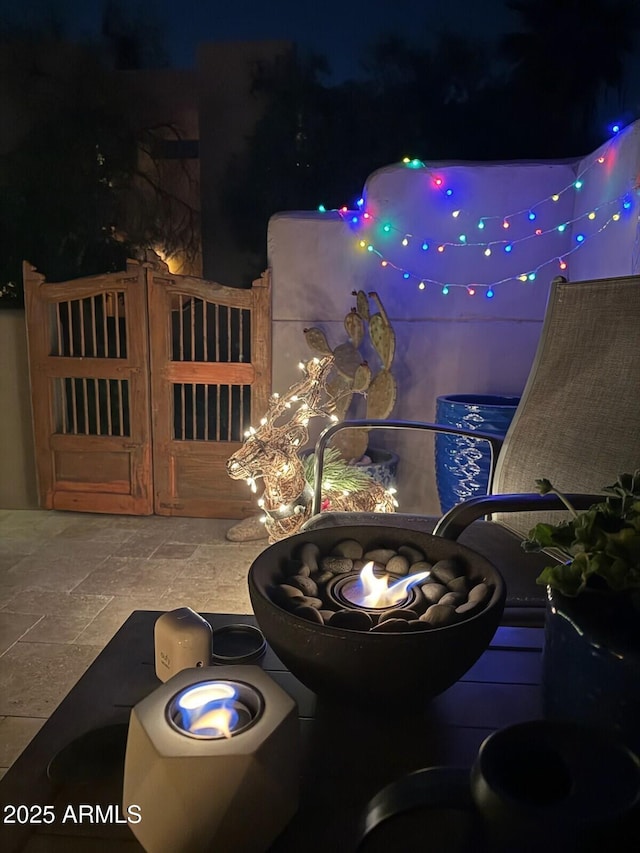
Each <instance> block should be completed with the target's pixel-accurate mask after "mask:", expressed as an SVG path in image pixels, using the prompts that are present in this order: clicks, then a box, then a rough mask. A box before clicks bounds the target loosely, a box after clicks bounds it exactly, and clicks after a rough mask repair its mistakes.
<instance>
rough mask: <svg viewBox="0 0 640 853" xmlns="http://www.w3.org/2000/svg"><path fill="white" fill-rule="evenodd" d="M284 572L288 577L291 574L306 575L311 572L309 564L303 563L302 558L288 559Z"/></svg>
mask: <svg viewBox="0 0 640 853" xmlns="http://www.w3.org/2000/svg"><path fill="white" fill-rule="evenodd" d="M284 574H285V575H286V576H287V577H288V578H290V577H292V576H293V575H303V574H306V576H307V577H309V575H310V574H311V571H310V569H309V566H307V565H305V564H304V563H303V562H302V560H289V562H288V563H287V564H286V566H285V567H284Z"/></svg>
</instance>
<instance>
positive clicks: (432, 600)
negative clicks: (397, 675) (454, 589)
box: [420, 581, 447, 604]
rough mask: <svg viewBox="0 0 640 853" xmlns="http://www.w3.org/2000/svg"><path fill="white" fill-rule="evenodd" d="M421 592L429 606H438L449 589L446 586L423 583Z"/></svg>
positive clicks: (433, 582) (432, 582)
mask: <svg viewBox="0 0 640 853" xmlns="http://www.w3.org/2000/svg"><path fill="white" fill-rule="evenodd" d="M420 592H421V593H422V594H423V595H424V597H425V599H426V600H427V601H428V603H429V604H437V603H438V601H440V599H441V598H442V596H443V595H445V594H446V592H447V588H446V586H444V584H441V583H436V581H430V582H428V583H423V584H421V586H420Z"/></svg>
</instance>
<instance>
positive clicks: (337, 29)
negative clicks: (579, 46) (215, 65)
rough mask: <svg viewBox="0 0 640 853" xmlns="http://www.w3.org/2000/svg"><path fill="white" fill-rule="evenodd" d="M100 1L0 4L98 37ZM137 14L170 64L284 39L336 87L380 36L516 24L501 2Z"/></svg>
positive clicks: (11, 15) (149, 7) (278, 4)
mask: <svg viewBox="0 0 640 853" xmlns="http://www.w3.org/2000/svg"><path fill="white" fill-rule="evenodd" d="M102 5H103V4H102V2H101V0H24V2H23V3H17V2H15V0H0V20H1V21H2V22H3V23H7V22H12V21H19V22H21V23H27V22H32V21H37V20H39V19H41V18H42V15H43V13H45V10H47V9H54V10H56V12H58V13H59V16H60V18H61V20H62V21H63V22H64V24H65V30H66V32H68V33H70V34H71V35H73V36H79V35H91V34H95V33H96V32H97V28H98V26H99V20H100V10H101V8H102ZM121 6H122V7H123V8H127V9H132V10H136V9H140V10H142V12H143V14H144V17H146V18H148V19H149V20H150V21H152V22H157V23H158V24H159V25H160V28H161V30H162V31H164V33H165V34H166V38H165V44H166V47H167V49H168V50H169V55H170V61H171V64H172V65H174V66H177V67H183V68H188V67H191V66H192V65H193V63H194V58H195V49H196V45H197V44H198V42H201V41H228V40H245V39H246V40H254V39H289V40H291V41H295V42H297V43H298V44H299V45H300V46H301V47H302V48H304V49H311V50H313V51H315V52H318V53H321V54H323V55H325V56H326V57H327V58H328V60H329V63H330V65H331V68H332V71H333V78H332V79H333V81H335V82H339V81H340V80H343V79H345V78H348V77H354V76H356V75H357V74H358V58H359V57H361V55H362V53H363V50H364V48H365V46H366V45H367V44H370V43H371V42H372V41H374V40H375V39H376V38H377V37H378V36H379V35H381V34H383V33H388V32H395V33H397V34H399V35H404V36H405V37H408V38H410V39H414V40H417V39H424V40H428V39H429V37H430V34H434V33H437V32H438V31H440V30H443V29H450V30H458V31H459V32H462V33H466V34H477V35H479V36H480V35H481V36H490V35H491V34H492V33H493V32H495V31H496V29H498V30H500V31H504V30H505V29H506V28H509V26H510V25H513V22H514V18H513V17H512V13H510V12H509V11H508V10H506V9H505V6H504V0H457V2H452V0H423V2H416V0H365V2H362V0H359V2H353V0H352V2H349V0H315V2H312V0H297V2H296V0H224V2H222V0H141V2H135V0H134V2H131V0H126V2H123V3H121Z"/></svg>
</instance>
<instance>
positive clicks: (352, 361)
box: [333, 343, 362, 379]
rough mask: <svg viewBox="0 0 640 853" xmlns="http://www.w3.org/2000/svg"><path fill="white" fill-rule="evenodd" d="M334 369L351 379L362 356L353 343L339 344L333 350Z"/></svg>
mask: <svg viewBox="0 0 640 853" xmlns="http://www.w3.org/2000/svg"><path fill="white" fill-rule="evenodd" d="M333 357H334V359H335V362H336V369H337V370H338V372H339V373H341V374H342V375H343V376H347V377H348V378H349V379H353V377H354V376H355V375H356V370H357V369H358V367H360V365H361V364H362V356H361V355H360V353H359V352H358V350H357V349H356V348H355V347H354V345H353V344H349V343H347V344H340V345H339V346H337V347H336V348H335V350H334V351H333Z"/></svg>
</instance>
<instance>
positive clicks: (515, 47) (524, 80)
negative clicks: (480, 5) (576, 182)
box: [502, 0, 640, 157]
mask: <svg viewBox="0 0 640 853" xmlns="http://www.w3.org/2000/svg"><path fill="white" fill-rule="evenodd" d="M506 5H507V6H508V7H509V8H510V9H512V10H513V11H514V12H516V13H517V14H518V16H519V18H520V22H521V26H522V30H521V31H516V32H511V33H508V34H507V35H506V36H505V37H504V39H503V40H502V52H503V55H504V56H505V57H506V59H507V60H508V61H509V62H510V88H509V92H510V94H511V96H512V98H511V103H510V104H508V105H507V106H508V107H509V109H510V112H511V114H512V115H513V119H514V121H515V122H516V123H518V124H519V125H520V127H521V128H522V129H523V132H524V133H526V135H527V136H528V139H529V145H530V151H528V153H529V154H532V155H534V156H549V157H553V156H558V153H557V151H558V140H557V138H556V137H557V135H558V134H560V136H561V137H562V139H563V140H564V146H563V147H564V148H565V150H564V155H565V156H568V155H569V154H576V153H581V152H582V151H585V150H588V149H589V148H591V147H593V146H595V145H597V144H599V142H600V141H602V140H601V138H600V135H601V134H599V133H598V132H597V128H596V126H595V122H594V119H595V116H596V111H597V107H598V105H599V103H600V102H601V99H602V97H603V95H604V94H605V93H606V92H607V91H609V92H610V91H614V92H617V93H618V95H619V96H620V97H621V96H622V92H623V88H622V87H623V83H624V79H625V60H626V58H627V57H628V56H629V55H630V54H631V53H632V51H633V49H634V46H635V44H636V40H637V35H638V31H639V30H640V7H639V4H638V2H637V0H507V3H506ZM569 149H571V150H569Z"/></svg>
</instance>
